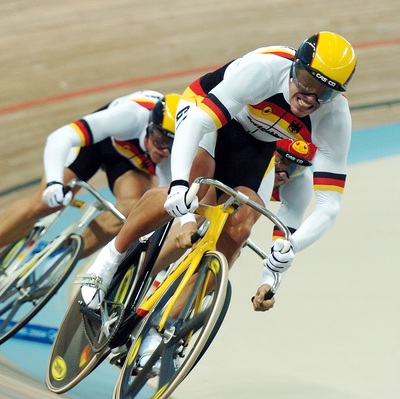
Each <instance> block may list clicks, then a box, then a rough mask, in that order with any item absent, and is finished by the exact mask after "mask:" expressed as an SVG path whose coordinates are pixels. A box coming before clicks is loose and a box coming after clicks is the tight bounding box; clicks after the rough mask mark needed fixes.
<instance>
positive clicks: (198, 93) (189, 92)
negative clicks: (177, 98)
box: [182, 78, 207, 102]
mask: <svg viewBox="0 0 400 399" xmlns="http://www.w3.org/2000/svg"><path fill="white" fill-rule="evenodd" d="M206 95H207V93H206V92H205V91H204V90H203V88H202V87H201V84H200V78H199V79H196V80H195V81H194V82H193V83H192V84H191V85H190V86H189V87H187V88H186V90H185V91H184V92H183V94H182V99H184V100H186V101H193V98H199V99H200V101H201V100H203V98H204V97H205V96H206ZM196 102H199V101H196Z"/></svg>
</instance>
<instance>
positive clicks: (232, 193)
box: [186, 177, 290, 240]
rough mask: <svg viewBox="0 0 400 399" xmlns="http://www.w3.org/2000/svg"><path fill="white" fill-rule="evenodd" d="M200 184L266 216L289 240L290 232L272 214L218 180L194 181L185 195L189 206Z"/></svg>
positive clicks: (206, 178)
mask: <svg viewBox="0 0 400 399" xmlns="http://www.w3.org/2000/svg"><path fill="white" fill-rule="evenodd" d="M201 184H208V185H209V186H213V187H216V188H218V189H219V190H221V191H223V192H224V193H226V194H229V195H230V196H231V197H234V198H235V199H237V200H238V201H239V202H241V203H243V204H246V205H248V206H250V208H253V209H254V210H256V211H258V212H260V213H261V214H262V215H264V216H266V217H267V218H268V219H269V220H270V221H271V222H272V223H274V224H275V226H276V227H278V229H279V230H281V231H282V233H283V234H284V236H285V240H289V238H290V231H289V229H288V228H287V226H286V225H285V224H284V223H282V222H281V221H280V220H279V219H278V217H277V216H276V215H275V214H274V213H272V212H271V211H270V210H268V209H267V208H265V207H263V206H261V205H260V204H257V202H254V201H253V200H251V199H250V198H248V197H247V196H246V195H245V194H243V193H241V192H240V191H237V190H234V189H233V188H231V187H229V186H227V185H226V184H224V183H221V182H220V181H218V180H215V179H210V178H208V177H198V178H196V179H195V180H194V182H193V183H192V185H191V186H190V188H189V191H188V193H187V195H186V199H187V201H188V202H189V204H190V203H191V202H192V201H193V200H194V198H195V197H196V194H197V192H198V191H199V189H200V185H201Z"/></svg>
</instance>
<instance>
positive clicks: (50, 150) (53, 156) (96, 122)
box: [43, 101, 148, 182]
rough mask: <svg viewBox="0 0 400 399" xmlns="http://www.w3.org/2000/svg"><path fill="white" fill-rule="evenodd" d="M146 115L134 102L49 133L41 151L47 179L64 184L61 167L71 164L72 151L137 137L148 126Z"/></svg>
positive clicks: (86, 117)
mask: <svg viewBox="0 0 400 399" xmlns="http://www.w3.org/2000/svg"><path fill="white" fill-rule="evenodd" d="M147 118H148V111H147V110H146V109H144V108H143V107H141V106H140V105H138V104H137V103H135V102H133V101H126V102H124V103H121V104H118V105H117V106H115V107H113V108H108V109H105V110H103V111H99V112H95V113H93V114H89V115H86V116H85V117H83V118H82V119H80V120H79V121H76V122H72V123H70V124H68V125H65V126H62V127H61V128H59V129H57V130H55V131H54V132H53V133H51V134H50V135H49V136H48V138H47V140H46V145H45V148H44V155H43V161H44V168H45V174H46V179H47V181H48V182H50V181H60V182H62V181H63V176H64V167H65V166H66V165H68V164H70V163H71V161H72V159H70V158H69V155H70V154H71V150H72V149H73V148H76V151H75V154H77V152H78V151H77V147H84V146H87V145H91V144H93V143H97V142H99V141H101V140H104V139H105V138H107V137H111V136H114V137H116V138H119V139H132V138H136V137H135V136H137V137H139V134H140V133H142V130H143V126H145V125H146V124H147Z"/></svg>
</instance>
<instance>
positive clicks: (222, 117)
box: [199, 94, 231, 129]
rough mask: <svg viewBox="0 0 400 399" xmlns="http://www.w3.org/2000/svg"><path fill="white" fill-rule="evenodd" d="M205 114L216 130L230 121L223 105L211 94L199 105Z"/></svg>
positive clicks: (229, 116)
mask: <svg viewBox="0 0 400 399" xmlns="http://www.w3.org/2000/svg"><path fill="white" fill-rule="evenodd" d="M199 108H201V109H202V110H203V111H204V112H205V113H207V114H208V115H209V116H210V118H211V119H212V120H213V121H214V123H215V126H216V127H217V129H219V128H220V127H222V126H224V125H226V124H227V123H228V121H230V120H231V115H230V114H229V112H228V110H227V109H226V108H225V107H224V105H223V104H222V103H221V102H220V101H219V100H218V98H217V97H215V96H214V95H213V94H208V96H207V97H206V98H205V99H204V100H203V101H202V102H201V103H200V104H199Z"/></svg>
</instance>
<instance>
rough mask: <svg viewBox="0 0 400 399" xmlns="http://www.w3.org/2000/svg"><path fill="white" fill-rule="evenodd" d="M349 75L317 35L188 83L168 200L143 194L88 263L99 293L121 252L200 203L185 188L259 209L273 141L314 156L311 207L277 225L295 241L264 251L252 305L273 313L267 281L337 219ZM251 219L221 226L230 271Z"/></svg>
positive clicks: (329, 41)
mask: <svg viewBox="0 0 400 399" xmlns="http://www.w3.org/2000/svg"><path fill="white" fill-rule="evenodd" d="M355 68H356V55H355V52H354V50H353V47H352V46H351V44H350V43H349V42H348V41H347V40H346V39H344V38H343V37H342V36H340V35H338V34H336V33H333V32H319V33H316V34H314V35H312V36H311V37H309V38H308V39H306V40H305V41H304V42H303V43H302V44H301V45H300V46H299V48H298V49H297V50H296V49H294V48H291V47H288V46H270V47H263V48H258V49H256V50H254V51H251V52H250V53H248V54H245V55H244V56H243V57H240V58H238V59H236V60H233V61H231V62H229V63H227V64H226V65H224V66H222V67H221V68H219V69H217V70H215V71H212V72H210V73H208V74H206V75H204V76H202V77H200V78H198V79H197V80H195V81H194V82H193V83H191V84H190V85H189V86H188V87H187V89H186V90H185V92H184V93H183V95H182V98H181V100H180V102H179V105H178V109H177V113H176V134H175V140H174V147H173V149H172V159H171V166H172V182H171V184H170V186H169V188H168V190H167V189H166V188H158V189H154V190H150V191H148V192H146V193H145V195H144V196H143V197H142V198H141V200H140V201H139V202H138V203H137V206H135V207H134V209H133V211H132V213H131V215H132V217H129V218H128V220H127V222H126V223H125V224H124V226H123V227H122V229H121V230H120V232H119V233H118V235H117V237H116V238H115V239H114V240H112V241H111V242H110V243H109V244H108V245H107V246H106V247H105V248H104V249H103V250H102V252H101V254H100V255H99V256H98V257H97V259H96V260H95V262H94V264H93V270H94V271H95V273H96V274H97V275H98V276H99V278H100V279H101V280H104V283H105V284H108V282H109V280H110V276H112V275H113V273H114V271H115V270H116V267H117V265H118V263H119V260H120V259H122V257H123V256H124V253H125V251H126V250H127V249H128V248H129V246H130V245H131V243H133V242H134V241H135V240H137V239H139V238H140V237H141V236H142V235H143V234H145V233H148V232H150V231H153V230H154V229H155V228H157V227H158V226H160V225H161V224H163V223H165V222H166V221H167V220H168V219H169V218H171V217H181V219H182V220H184V222H185V219H189V220H190V217H192V215H190V213H191V212H193V211H194V210H195V209H196V207H197V203H198V202H197V201H198V199H199V200H200V199H201V198H202V197H203V196H204V192H199V193H198V199H195V200H194V201H192V202H191V203H189V204H188V203H187V199H186V194H187V191H188V187H189V185H190V182H192V181H193V179H194V178H196V177H198V176H210V177H214V178H216V179H218V180H220V181H222V182H223V183H225V184H227V185H229V186H231V187H233V188H239V189H240V191H242V192H244V193H245V194H246V195H248V196H249V197H250V198H251V199H252V200H254V201H257V202H259V203H261V204H263V205H265V204H267V203H268V201H269V200H270V197H271V193H272V190H273V184H274V167H273V164H272V162H271V160H272V158H273V154H274V151H275V145H276V141H277V140H280V139H301V140H303V141H306V142H312V143H313V144H314V145H315V146H316V148H317V150H316V154H315V158H314V161H313V182H314V192H315V196H316V201H315V206H314V208H313V210H312V212H311V213H310V215H309V216H308V217H307V218H306V219H305V220H304V221H303V222H302V223H301V224H300V225H299V226H293V225H292V224H291V220H290V219H289V218H287V219H286V218H283V222H285V223H286V224H287V225H288V226H289V227H291V228H293V229H296V231H294V230H293V231H294V232H293V234H292V236H291V239H290V242H288V243H285V242H284V240H283V239H282V238H276V240H275V241H274V242H273V245H272V248H271V255H270V256H269V257H268V259H267V260H266V261H265V262H264V265H263V266H264V269H265V270H267V273H264V277H263V280H262V284H261V286H260V287H259V288H258V289H257V290H256V295H255V300H254V302H253V306H254V309H255V310H256V311H264V310H268V309H269V308H270V307H271V306H272V305H273V303H274V299H272V300H264V294H265V293H266V292H267V290H268V289H269V288H270V287H269V280H268V278H267V277H265V276H266V274H268V271H275V272H284V271H286V270H288V268H289V267H290V266H291V265H292V263H293V260H294V255H295V253H297V252H299V251H301V250H304V249H305V248H307V247H309V246H310V245H311V244H313V243H314V242H315V241H317V240H318V239H319V238H320V237H321V236H322V235H323V234H324V233H326V232H327V231H328V230H329V229H330V228H331V227H332V225H333V224H334V221H335V219H336V217H337V215H338V213H339V210H340V203H341V198H342V193H343V190H344V185H345V181H346V174H347V153H348V149H349V145H350V136H351V115H350V110H349V105H348V101H347V99H346V97H345V96H343V95H342V94H343V93H344V92H345V91H346V90H347V88H348V85H349V83H350V81H351V79H352V78H353V75H354V71H355ZM215 131H217V135H215V138H216V139H215V141H214V144H213V147H212V151H206V150H205V149H202V148H200V149H199V148H198V146H199V143H200V141H201V140H202V139H203V138H204V137H206V136H207V134H213V132H215ZM285 187H286V186H285ZM216 198H217V201H219V198H218V197H216ZM133 215H134V216H133ZM187 215H189V216H187ZM258 217H259V215H258V214H257V212H255V211H253V210H251V209H248V207H243V208H241V209H240V210H239V211H238V212H236V213H235V214H234V215H232V217H231V218H230V219H229V221H228V225H227V226H226V228H225V230H224V232H223V235H222V236H221V241H220V242H223V243H225V245H223V248H222V247H221V248H220V250H221V251H222V252H223V253H224V255H225V256H226V257H227V259H228V261H229V263H230V265H232V264H233V263H234V262H235V260H236V259H237V257H238V256H239V254H240V249H241V248H242V245H243V243H244V242H245V240H246V239H247V238H248V237H249V235H250V232H251V229H252V227H253V225H254V223H255V222H256V221H257V219H258ZM94 306H95V305H94Z"/></svg>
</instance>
